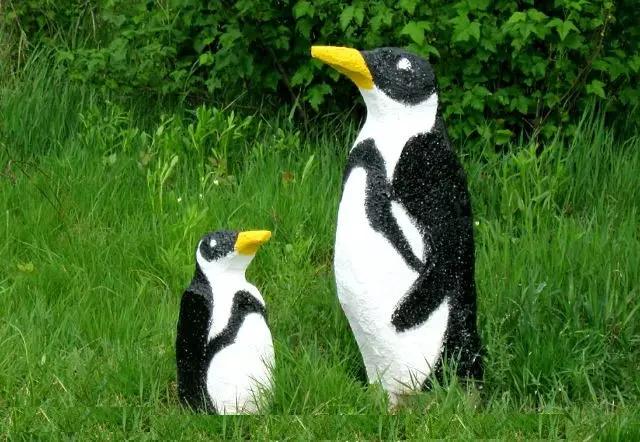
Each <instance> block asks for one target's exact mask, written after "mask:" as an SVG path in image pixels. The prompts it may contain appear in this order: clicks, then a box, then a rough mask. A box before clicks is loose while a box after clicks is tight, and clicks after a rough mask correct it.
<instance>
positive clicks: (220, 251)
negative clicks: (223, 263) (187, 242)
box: [200, 230, 239, 261]
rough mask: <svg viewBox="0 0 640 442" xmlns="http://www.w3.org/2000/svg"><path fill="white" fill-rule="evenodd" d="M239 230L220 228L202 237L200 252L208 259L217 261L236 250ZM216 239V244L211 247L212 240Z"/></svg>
mask: <svg viewBox="0 0 640 442" xmlns="http://www.w3.org/2000/svg"><path fill="white" fill-rule="evenodd" d="M238 235H239V232H235V231H232V230H219V231H217V232H211V233H208V234H206V235H205V236H203V237H202V240H201V243H200V254H202V257H203V258H204V259H206V260H207V261H215V260H216V259H218V258H222V257H223V256H225V255H227V254H229V253H230V252H232V251H233V250H234V247H235V245H236V240H237V239H238ZM212 239H213V240H215V246H214V247H211V240H212Z"/></svg>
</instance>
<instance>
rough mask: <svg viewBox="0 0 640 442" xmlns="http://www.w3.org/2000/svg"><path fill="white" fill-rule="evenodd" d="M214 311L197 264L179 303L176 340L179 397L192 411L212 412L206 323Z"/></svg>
mask: <svg viewBox="0 0 640 442" xmlns="http://www.w3.org/2000/svg"><path fill="white" fill-rule="evenodd" d="M212 312H213V296H212V293H211V286H210V285H209V282H208V281H207V279H206V277H205V276H204V274H203V273H202V271H201V270H200V266H198V265H197V264H196V272H195V275H194V277H193V280H192V281H191V285H190V286H189V287H188V288H187V290H186V291H185V292H184V294H183V295H182V299H181V300H180V314H179V317H178V327H177V337H176V363H177V368H178V397H179V398H180V400H181V401H182V402H183V403H184V404H186V405H188V406H189V407H191V408H192V409H194V410H195V411H209V412H215V409H214V407H213V405H212V404H211V401H210V400H209V396H208V395H207V387H206V378H207V367H208V366H209V362H210V359H208V358H207V356H208V355H207V352H206V348H207V341H208V339H209V320H210V318H211V315H212Z"/></svg>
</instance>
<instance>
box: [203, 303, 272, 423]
mask: <svg viewBox="0 0 640 442" xmlns="http://www.w3.org/2000/svg"><path fill="white" fill-rule="evenodd" d="M273 364H274V351H273V343H272V341H271V333H270V332H269V328H268V327H267V324H266V323H265V321H264V319H263V318H262V316H260V315H259V314H257V313H251V314H249V315H247V317H246V318H245V320H244V323H243V324H242V327H241V328H240V331H239V332H238V336H237V338H236V342H235V343H234V344H232V345H230V346H228V347H225V348H223V349H222V350H220V351H219V352H218V353H217V354H216V355H215V356H214V358H213V360H212V361H211V364H210V365H209V370H208V372H207V390H208V392H209V396H210V397H211V401H212V402H213V404H214V406H215V407H216V409H217V410H218V412H219V413H221V414H239V413H256V412H258V411H259V410H258V404H259V402H260V395H261V393H262V390H263V389H267V390H271V388H272V384H271V382H272V379H271V371H270V367H273Z"/></svg>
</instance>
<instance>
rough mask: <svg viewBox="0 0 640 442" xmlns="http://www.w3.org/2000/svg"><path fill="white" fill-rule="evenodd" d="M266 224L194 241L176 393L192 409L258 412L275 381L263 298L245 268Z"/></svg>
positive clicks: (183, 308)
mask: <svg viewBox="0 0 640 442" xmlns="http://www.w3.org/2000/svg"><path fill="white" fill-rule="evenodd" d="M270 237H271V232H269V231H247V232H235V231H217V232H212V233H208V234H207V235H205V236H204V237H202V239H201V240H200V241H199V243H198V246H197V248H196V252H195V258H196V266H195V274H194V276H193V279H192V280H191V284H190V285H189V287H188V288H187V290H186V291H185V292H184V294H183V295H182V299H181V301H180V314H179V318H178V325H177V337H176V363H177V372H178V373H177V374H178V396H179V398H180V400H181V401H182V402H183V403H184V404H185V405H187V406H189V407H190V408H192V409H193V410H195V411H204V412H208V413H212V414H241V413H256V412H257V411H258V406H259V405H258V404H259V401H258V398H259V397H260V393H261V392H262V391H264V390H265V389H266V390H270V389H271V388H272V384H271V382H272V379H271V370H272V369H273V367H274V362H275V361H274V350H273V340H272V337H271V331H270V330H269V326H268V322H267V312H266V306H265V302H264V299H263V298H262V296H261V294H260V292H259V291H258V289H257V288H256V287H255V286H253V285H252V284H251V283H249V282H247V280H246V279H245V270H246V268H247V266H248V265H249V264H250V263H251V261H252V259H253V258H254V256H255V253H256V252H257V250H258V248H259V247H260V245H261V244H264V243H265V242H267V241H268V240H269V238H270Z"/></svg>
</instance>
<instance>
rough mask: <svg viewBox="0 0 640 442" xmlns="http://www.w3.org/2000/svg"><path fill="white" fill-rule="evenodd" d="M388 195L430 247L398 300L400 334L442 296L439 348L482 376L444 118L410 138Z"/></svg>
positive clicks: (456, 179) (471, 263) (455, 166)
mask: <svg viewBox="0 0 640 442" xmlns="http://www.w3.org/2000/svg"><path fill="white" fill-rule="evenodd" d="M392 192H393V198H394V199H396V200H398V201H399V202H400V203H401V204H402V205H403V206H404V207H405V209H406V210H407V212H408V213H409V215H410V216H411V218H412V219H414V220H415V221H416V223H417V224H418V226H419V228H420V230H421V231H422V233H423V235H424V236H425V240H426V241H428V244H429V247H430V249H431V257H430V259H429V261H428V262H429V264H428V265H427V266H426V267H425V268H424V269H423V272H422V273H421V274H420V276H419V277H418V279H417V281H416V283H415V284H414V286H413V287H412V289H411V291H410V292H409V293H408V294H407V295H405V297H404V298H403V299H402V300H401V302H400V303H399V304H398V306H397V308H396V310H395V311H394V313H393V315H392V319H391V321H392V323H393V325H394V326H395V327H396V329H397V330H398V331H399V332H402V331H405V330H408V329H410V328H411V327H413V326H415V325H417V324H421V323H422V322H424V321H425V320H426V319H427V318H428V317H429V315H430V314H431V313H433V311H434V310H435V309H436V308H437V307H438V306H440V304H441V303H442V301H444V299H445V298H447V299H448V300H449V304H450V314H449V325H448V328H447V334H446V337H445V345H444V351H445V354H446V355H447V356H448V357H451V358H454V359H455V361H456V362H457V363H458V373H459V374H460V375H461V376H464V377H474V378H478V379H479V378H481V377H482V371H483V370H482V360H481V355H480V352H481V345H480V338H479V335H478V331H477V325H476V315H477V313H476V311H477V306H476V287H475V279H474V272H475V270H474V269H475V257H474V237H473V217H472V212H471V201H470V197H469V192H468V190H467V179H466V174H465V172H464V169H463V167H462V165H461V164H460V162H459V161H458V159H457V158H456V156H455V153H454V152H453V151H452V150H451V147H450V143H449V140H448V137H447V133H446V129H445V127H444V123H443V120H442V118H441V117H440V116H438V118H437V119H436V123H435V126H434V128H433V130H432V131H431V132H429V133H426V134H420V135H417V136H415V137H413V138H411V139H410V140H409V141H408V142H407V144H406V145H405V148H404V150H403V152H402V154H401V155H400V159H399V161H398V163H397V165H396V169H395V171H394V176H393V181H392Z"/></svg>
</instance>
